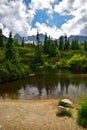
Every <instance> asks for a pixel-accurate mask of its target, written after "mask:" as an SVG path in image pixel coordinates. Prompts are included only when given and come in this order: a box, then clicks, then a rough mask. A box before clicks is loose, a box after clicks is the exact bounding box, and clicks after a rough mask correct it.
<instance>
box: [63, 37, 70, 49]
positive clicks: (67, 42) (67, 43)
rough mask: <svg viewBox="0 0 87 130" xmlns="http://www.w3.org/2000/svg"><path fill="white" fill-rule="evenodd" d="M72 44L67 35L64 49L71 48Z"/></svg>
mask: <svg viewBox="0 0 87 130" xmlns="http://www.w3.org/2000/svg"><path fill="white" fill-rule="evenodd" d="M69 47H70V44H69V40H68V38H67V36H65V45H64V50H69Z"/></svg>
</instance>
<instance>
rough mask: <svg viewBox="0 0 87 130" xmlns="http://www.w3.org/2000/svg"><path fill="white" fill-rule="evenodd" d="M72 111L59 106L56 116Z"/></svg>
mask: <svg viewBox="0 0 87 130" xmlns="http://www.w3.org/2000/svg"><path fill="white" fill-rule="evenodd" d="M69 110H70V109H69V108H67V107H64V106H58V111H57V112H56V115H57V116H58V115H61V114H62V113H66V112H67V111H69Z"/></svg>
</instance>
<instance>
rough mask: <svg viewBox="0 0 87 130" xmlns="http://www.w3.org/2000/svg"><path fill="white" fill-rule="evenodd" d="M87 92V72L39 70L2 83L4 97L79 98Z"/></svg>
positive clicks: (0, 98) (1, 93) (1, 90)
mask: <svg viewBox="0 0 87 130" xmlns="http://www.w3.org/2000/svg"><path fill="white" fill-rule="evenodd" d="M84 93H87V74H71V73H66V72H62V73H59V72H38V73H36V74H35V75H34V76H31V77H29V78H26V79H22V80H17V81H14V82H9V83H5V84H1V85H0V100H2V99H49V98H60V97H68V98H73V99H74V98H77V97H80V96H82V95H83V94H84Z"/></svg>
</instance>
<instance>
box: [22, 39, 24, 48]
mask: <svg viewBox="0 0 87 130" xmlns="http://www.w3.org/2000/svg"><path fill="white" fill-rule="evenodd" d="M22 47H24V37H23V38H22Z"/></svg>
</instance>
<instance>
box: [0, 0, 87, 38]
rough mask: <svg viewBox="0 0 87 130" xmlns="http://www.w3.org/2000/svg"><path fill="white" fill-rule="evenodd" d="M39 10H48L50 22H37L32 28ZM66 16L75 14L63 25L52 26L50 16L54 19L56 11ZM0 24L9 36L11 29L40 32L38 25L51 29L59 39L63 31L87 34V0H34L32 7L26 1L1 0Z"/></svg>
mask: <svg viewBox="0 0 87 130" xmlns="http://www.w3.org/2000/svg"><path fill="white" fill-rule="evenodd" d="M38 10H45V11H46V12H47V15H48V19H46V23H47V25H46V23H39V22H37V21H36V27H35V28H32V21H33V20H34V17H35V16H36V14H37V11H38ZM55 12H56V13H58V14H60V15H63V16H66V15H67V16H72V18H71V19H69V20H67V21H65V23H63V24H62V26H61V28H60V29H59V28H57V27H56V26H55V25H54V26H52V27H50V24H51V23H50V19H52V18H54V17H53V13H55ZM0 27H1V28H2V29H3V33H4V35H6V36H7V35H8V33H9V30H10V31H12V32H13V34H15V33H19V34H20V35H23V36H25V35H26V36H27V35H32V34H34V35H35V34H36V32H37V28H39V31H40V33H45V32H47V33H48V35H50V36H52V37H53V38H58V37H59V36H60V35H62V34H67V35H68V36H69V35H71V34H74V35H75V34H81V35H87V31H86V28H87V0H62V1H61V2H58V0H31V3H29V5H28V6H26V5H25V4H24V3H23V0H0Z"/></svg>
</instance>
